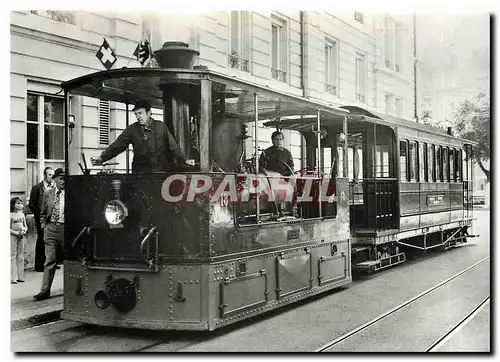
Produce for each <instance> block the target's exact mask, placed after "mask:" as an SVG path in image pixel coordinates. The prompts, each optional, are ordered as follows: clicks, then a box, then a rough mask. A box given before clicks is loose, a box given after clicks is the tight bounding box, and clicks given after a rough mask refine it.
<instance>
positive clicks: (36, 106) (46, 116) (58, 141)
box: [26, 92, 64, 192]
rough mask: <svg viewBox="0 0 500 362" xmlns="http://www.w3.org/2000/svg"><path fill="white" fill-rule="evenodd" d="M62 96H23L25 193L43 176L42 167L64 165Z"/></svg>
mask: <svg viewBox="0 0 500 362" xmlns="http://www.w3.org/2000/svg"><path fill="white" fill-rule="evenodd" d="M63 104H64V103H63V98H62V97H57V96H54V95H49V94H38V93H31V92H30V93H28V94H27V98H26V163H27V165H26V170H27V183H26V186H27V190H26V191H27V192H29V191H30V190H31V187H33V185H35V184H37V183H38V182H40V180H41V179H42V178H43V169H44V168H45V167H52V168H54V169H56V168H58V167H64V106H63Z"/></svg>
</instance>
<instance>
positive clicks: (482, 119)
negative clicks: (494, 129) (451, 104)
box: [454, 93, 491, 182]
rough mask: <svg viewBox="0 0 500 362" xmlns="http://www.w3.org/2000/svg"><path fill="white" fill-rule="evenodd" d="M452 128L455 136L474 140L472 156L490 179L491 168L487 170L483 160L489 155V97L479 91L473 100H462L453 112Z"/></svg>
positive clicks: (488, 157)
mask: <svg viewBox="0 0 500 362" xmlns="http://www.w3.org/2000/svg"><path fill="white" fill-rule="evenodd" d="M454 129H455V133H456V135H457V136H459V137H461V138H465V139H468V140H471V141H474V142H477V145H476V146H475V147H474V158H475V159H476V161H477V163H478V165H479V167H480V168H481V170H483V172H484V174H485V175H486V178H487V181H488V182H489V181H490V176H491V170H487V169H486V168H485V167H484V165H483V162H484V161H488V160H489V159H490V157H491V148H490V145H491V140H490V133H491V132H490V131H491V123H490V97H489V96H488V95H487V94H485V93H479V94H478V96H477V98H476V99H475V100H474V101H469V100H466V101H463V102H461V103H460V105H459V107H458V109H457V110H456V112H455V114H454Z"/></svg>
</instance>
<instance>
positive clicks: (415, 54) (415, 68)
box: [413, 13, 419, 123]
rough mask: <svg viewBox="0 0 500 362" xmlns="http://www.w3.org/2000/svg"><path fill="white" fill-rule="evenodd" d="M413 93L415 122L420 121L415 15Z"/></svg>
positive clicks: (414, 21)
mask: <svg viewBox="0 0 500 362" xmlns="http://www.w3.org/2000/svg"><path fill="white" fill-rule="evenodd" d="M413 58H414V60H413V83H414V85H413V91H414V93H415V120H416V121H417V123H419V121H418V102H417V100H418V99H417V16H416V14H415V13H413Z"/></svg>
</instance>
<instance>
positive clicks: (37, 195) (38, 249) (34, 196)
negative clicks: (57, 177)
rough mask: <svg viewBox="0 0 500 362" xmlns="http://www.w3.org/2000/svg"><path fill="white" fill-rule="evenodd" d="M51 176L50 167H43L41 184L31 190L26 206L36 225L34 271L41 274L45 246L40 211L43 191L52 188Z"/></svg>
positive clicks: (51, 170)
mask: <svg viewBox="0 0 500 362" xmlns="http://www.w3.org/2000/svg"><path fill="white" fill-rule="evenodd" d="M52 176H54V170H53V169H52V167H45V169H44V170H43V180H42V182H40V183H39V184H36V185H35V186H33V188H32V189H31V193H30V202H29V205H28V206H29V207H30V210H31V212H32V213H33V216H34V217H35V224H36V233H37V239H36V246H35V271H37V272H43V264H44V263H45V244H44V242H43V229H42V226H41V224H40V211H41V208H42V199H43V193H44V192H45V190H47V189H49V188H51V187H53V186H54V183H53V182H52Z"/></svg>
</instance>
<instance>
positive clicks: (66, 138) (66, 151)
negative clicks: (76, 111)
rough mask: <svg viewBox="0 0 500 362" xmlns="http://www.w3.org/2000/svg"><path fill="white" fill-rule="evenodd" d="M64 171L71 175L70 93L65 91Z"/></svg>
mask: <svg viewBox="0 0 500 362" xmlns="http://www.w3.org/2000/svg"><path fill="white" fill-rule="evenodd" d="M64 169H65V170H66V174H67V175H69V174H70V169H69V93H68V91H67V90H64Z"/></svg>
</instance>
